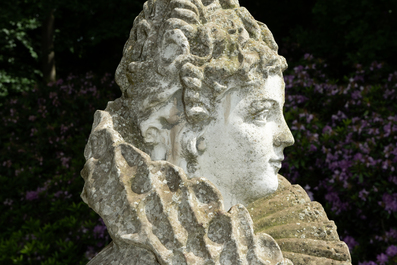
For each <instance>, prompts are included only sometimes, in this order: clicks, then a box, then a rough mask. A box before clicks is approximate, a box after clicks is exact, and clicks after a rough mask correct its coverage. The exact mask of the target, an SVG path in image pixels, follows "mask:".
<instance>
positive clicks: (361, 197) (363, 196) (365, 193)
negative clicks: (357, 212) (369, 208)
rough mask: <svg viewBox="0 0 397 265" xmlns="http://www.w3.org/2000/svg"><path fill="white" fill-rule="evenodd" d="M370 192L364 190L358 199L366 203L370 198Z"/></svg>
mask: <svg viewBox="0 0 397 265" xmlns="http://www.w3.org/2000/svg"><path fill="white" fill-rule="evenodd" d="M368 194H369V192H368V191H366V190H365V189H363V190H362V191H360V192H359V193H358V197H360V199H361V200H363V201H366V200H367V197H368Z"/></svg>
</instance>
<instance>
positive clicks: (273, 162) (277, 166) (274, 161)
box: [269, 158, 284, 173]
mask: <svg viewBox="0 0 397 265" xmlns="http://www.w3.org/2000/svg"><path fill="white" fill-rule="evenodd" d="M283 160H284V158H277V159H270V161H269V163H270V165H271V166H272V167H274V168H275V169H276V173H277V172H278V171H279V170H280V168H281V162H283Z"/></svg>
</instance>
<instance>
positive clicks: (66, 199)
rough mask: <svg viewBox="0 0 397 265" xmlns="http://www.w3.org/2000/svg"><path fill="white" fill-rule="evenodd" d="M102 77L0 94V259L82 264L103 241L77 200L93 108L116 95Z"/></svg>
mask: <svg viewBox="0 0 397 265" xmlns="http://www.w3.org/2000/svg"><path fill="white" fill-rule="evenodd" d="M112 80H113V78H112V77H111V76H110V75H106V76H104V77H102V78H97V77H95V76H93V75H92V74H87V75H86V76H83V77H77V76H72V75H71V76H69V77H68V78H67V79H65V80H62V79H60V80H58V81H57V82H56V83H54V84H52V85H50V86H37V87H35V88H34V89H33V91H31V92H25V93H23V94H17V95H14V96H13V95H10V96H9V97H7V98H4V99H2V101H3V102H1V103H2V108H1V110H0V114H1V119H2V129H1V133H0V137H1V139H0V142H1V143H2V148H1V151H0V164H1V166H0V189H1V192H0V202H1V203H0V212H1V215H0V221H1V222H0V223H1V225H0V264H86V263H87V261H88V259H89V258H90V257H92V256H93V255H94V254H95V253H96V252H98V251H99V250H100V249H101V248H102V247H103V246H104V245H105V244H107V243H108V242H109V236H108V234H107V232H106V227H105V226H104V224H103V222H102V220H100V219H99V216H98V215H96V214H95V213H94V212H93V211H92V210H89V208H88V206H87V205H86V204H85V203H84V202H83V201H82V200H81V198H80V192H81V190H82V187H83V185H84V181H83V179H82V178H81V177H80V170H81V169H82V168H83V165H84V162H85V160H84V157H83V150H84V146H85V143H86V141H87V138H88V135H89V133H90V130H91V124H92V122H93V113H94V111H95V110H96V109H104V108H105V106H106V103H107V101H109V100H112V99H114V98H116V97H117V96H116V95H115V92H116V93H118V91H119V89H118V87H117V86H116V85H115V84H114V82H113V81H112Z"/></svg>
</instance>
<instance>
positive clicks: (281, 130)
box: [273, 117, 295, 148]
mask: <svg viewBox="0 0 397 265" xmlns="http://www.w3.org/2000/svg"><path fill="white" fill-rule="evenodd" d="M277 127H278V128H277V129H278V130H277V132H276V133H275V134H274V139H273V143H274V145H275V146H277V147H279V146H282V147H283V148H285V147H288V146H291V145H293V144H294V143H295V139H294V136H293V135H292V133H291V130H290V129H289V127H288V125H287V122H286V121H285V119H284V117H282V120H281V124H279V125H277Z"/></svg>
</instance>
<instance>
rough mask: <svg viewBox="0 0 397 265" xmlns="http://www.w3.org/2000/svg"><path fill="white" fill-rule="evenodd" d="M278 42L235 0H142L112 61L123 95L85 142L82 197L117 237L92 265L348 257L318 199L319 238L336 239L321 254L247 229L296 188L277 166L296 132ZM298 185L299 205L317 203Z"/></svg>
mask: <svg viewBox="0 0 397 265" xmlns="http://www.w3.org/2000/svg"><path fill="white" fill-rule="evenodd" d="M277 49H278V47H277V44H276V43H275V41H274V38H273V36H272V34H271V32H270V31H269V29H268V28H267V26H266V25H265V24H263V23H261V22H258V21H256V20H255V19H254V18H253V17H252V16H251V15H250V13H249V12H248V11H247V10H246V9H245V8H243V7H240V6H239V4H238V1H237V0H212V1H211V0H157V1H156V0H149V1H147V2H146V3H145V4H144V8H143V11H142V12H141V14H140V15H139V16H138V17H137V18H136V19H135V21H134V25H133V28H132V30H131V33H130V37H129V39H128V41H127V43H126V44H125V47H124V52H123V57H122V60H121V62H120V64H119V67H118V68H117V71H116V81H117V84H118V85H119V86H120V88H121V90H122V97H121V98H119V99H117V100H115V101H114V102H109V104H108V107H107V108H106V110H105V111H99V112H97V113H96V114H95V120H94V124H93V130H92V132H91V135H90V139H89V142H88V143H87V146H86V150H85V157H86V159H87V163H86V165H85V167H84V169H83V170H82V176H83V178H84V179H85V181H86V184H85V187H84V190H83V193H82V198H83V200H84V201H85V202H87V203H88V204H89V205H90V206H91V207H92V208H93V209H94V210H95V211H96V212H97V213H99V214H100V215H101V216H102V218H103V219H104V221H105V224H106V225H107V227H108V231H109V233H110V235H111V237H112V239H113V243H112V244H111V245H109V246H108V247H107V248H105V249H104V250H103V251H102V252H101V253H100V254H99V255H98V256H97V257H96V258H94V259H93V260H92V261H91V262H90V264H110V262H116V261H117V262H119V263H117V264H292V262H291V260H293V261H294V264H350V261H349V260H350V255H349V253H348V250H347V249H346V245H345V244H344V243H343V242H340V241H339V239H338V238H337V234H336V227H335V226H334V225H333V223H331V224H330V223H329V220H328V219H327V218H326V215H325V213H324V214H322V213H323V209H322V207H321V205H320V206H318V205H315V206H316V207H321V209H320V210H322V212H321V214H320V212H319V214H317V213H314V215H318V216H322V217H321V218H323V216H324V215H325V217H324V218H325V219H324V218H323V219H324V220H323V219H322V223H321V225H324V222H325V223H326V222H328V223H327V224H328V225H329V228H328V230H327V228H319V229H320V230H321V229H322V230H321V231H323V232H324V231H325V232H324V233H323V234H324V235H323V236H322V237H321V236H320V238H322V240H323V241H332V242H334V241H335V242H337V244H339V245H338V247H339V249H341V250H337V251H336V252H335V251H334V252H335V253H336V254H335V253H331V254H330V256H329V255H328V256H327V254H324V255H325V256H324V255H323V256H321V255H322V254H321V255H320V257H318V258H320V259H324V260H323V261H321V263H318V261H319V259H317V260H316V259H314V260H313V259H310V258H306V259H305V257H303V256H302V253H300V254H299V255H300V256H299V255H298V256H299V257H298V258H295V256H294V255H295V254H294V255H292V256H291V255H290V256H288V258H290V259H287V258H285V257H283V253H284V252H283V251H284V250H283V248H280V246H279V244H278V241H277V240H274V239H273V238H272V237H271V236H269V235H268V234H266V233H262V234H258V235H255V234H254V229H255V230H257V229H256V228H257V227H261V229H262V228H263V229H264V228H266V227H267V226H266V225H265V226H264V225H260V224H261V222H262V221H258V225H257V223H256V221H255V216H257V219H258V220H263V216H266V214H264V215H263V214H262V215H261V214H258V213H262V212H265V213H266V211H272V210H271V209H273V208H274V207H273V206H274V205H278V204H277V203H279V204H281V205H283V203H280V202H279V201H277V200H276V202H272V203H270V202H271V200H272V198H273V199H274V198H276V197H277V196H281V197H283V198H286V197H288V196H289V194H290V193H294V192H296V193H299V192H301V191H300V190H299V188H291V187H293V186H291V185H290V184H289V183H288V182H287V181H286V180H285V179H283V178H282V177H281V176H279V175H278V171H279V169H280V168H281V162H282V160H283V159H284V156H283V149H284V148H285V147H287V146H290V145H292V144H293V143H294V139H293V136H292V134H291V132H290V130H289V128H288V126H287V124H286V122H285V120H284V116H283V105H284V81H283V77H282V72H283V71H284V70H285V69H286V67H287V63H286V61H285V59H284V58H283V57H282V56H280V55H278V54H277ZM280 183H281V185H279V184H280ZM279 186H281V187H279ZM293 189H298V190H299V191H296V190H293ZM300 189H301V188H300ZM303 193H304V191H303ZM285 194H286V195H285ZM305 195H306V194H304V195H302V196H303V197H302V196H301V197H299V196H300V195H299V196H295V197H296V198H295V200H296V204H302V205H304V207H306V208H305V210H306V211H307V207H309V208H310V207H312V208H315V207H314V206H313V204H312V203H311V202H310V200H307V195H306V197H305ZM258 200H259V201H261V202H262V203H260V205H262V206H263V205H267V204H269V203H270V204H269V205H272V207H273V208H271V207H270V208H268V209H266V208H265V209H264V210H263V209H262V208H261V206H258ZM264 200H265V201H264ZM282 200H284V199H282ZM291 201H293V200H291ZM250 203H252V204H250ZM248 205H250V206H253V207H250V206H248ZM294 205H295V204H294ZM244 206H248V208H251V211H254V212H255V213H254V214H253V213H252V212H251V216H250V214H249V212H248V211H247V209H246V208H245V207H244ZM254 207H259V208H258V210H257V211H255V209H254ZM302 207H303V206H302ZM229 209H230V210H229ZM310 209H311V208H310ZM225 210H226V211H228V210H229V211H228V212H226V211H225ZM273 210H274V209H273ZM277 211H279V209H277ZM281 211H282V210H281ZM313 211H317V210H313ZM317 212H318V211H317ZM309 215H310V214H308V216H309ZM310 216H311V215H310ZM251 217H252V218H254V222H253V221H252V219H251ZM261 218H262V219H261ZM291 218H292V219H293V217H291ZM296 218H298V217H296ZM299 218H300V217H299ZM310 218H311V217H310ZM310 218H309V219H310ZM321 218H320V219H321ZM292 219H291V220H292ZM301 219H302V218H301ZM309 219H308V220H309ZM312 219H313V218H312ZM312 219H310V220H311V221H310V220H309V221H308V222H314V221H318V220H319V219H318V218H317V217H316V218H314V219H313V220H312ZM302 220H303V219H302ZM262 223H263V222H262ZM280 224H285V222H281V223H280ZM278 225H279V224H278ZM311 225H312V224H311ZM276 226H277V225H276ZM312 226H313V225H312ZM269 227H275V225H274V224H273V225H269ZM263 229H262V230H263ZM272 229H273V228H272ZM294 229H295V228H294ZM241 231H244V232H241ZM327 231H328V232H327ZM241 233H242V234H241ZM327 234H328V237H327ZM335 234H336V236H335ZM319 235H320V234H319ZM330 235H331V236H330ZM331 239H332V240H331ZM276 241H277V242H276ZM311 243H313V242H311ZM283 244H284V242H283ZM287 245H288V242H287ZM325 245H326V246H325V247H327V246H328V245H327V244H325ZM282 250H283V251H282ZM287 252H288V251H287ZM298 252H299V251H298ZM314 252H316V251H314ZM317 252H318V251H317ZM331 252H332V251H331ZM305 253H306V252H305ZM341 253H342V254H341ZM332 255H333V256H332ZM284 256H285V255H284ZM331 256H332V257H331ZM299 258H300V260H299ZM316 258H317V257H316ZM295 260H296V261H295ZM308 261H310V262H312V263H310V262H308ZM330 261H331V263H329V262H330ZM123 262H129V263H123ZM300 262H303V263H300ZM313 262H314V263H313ZM316 262H317V263H316ZM332 262H333V263H332Z"/></svg>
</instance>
